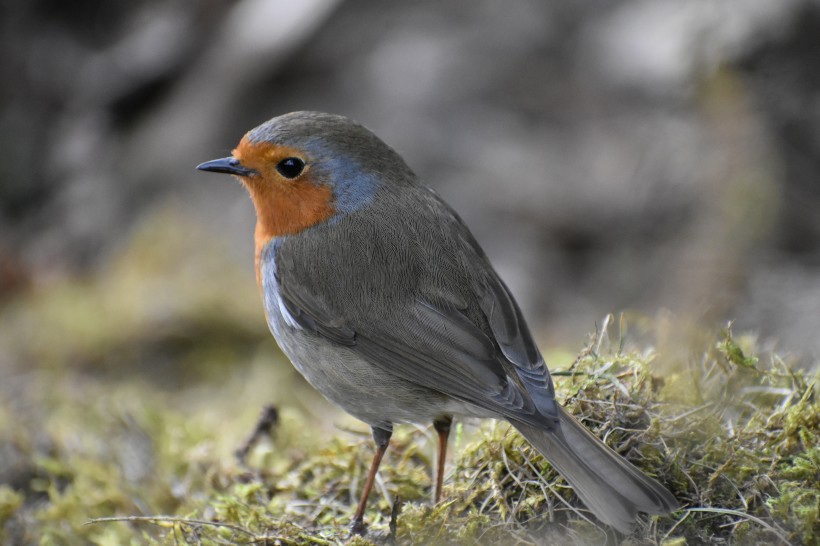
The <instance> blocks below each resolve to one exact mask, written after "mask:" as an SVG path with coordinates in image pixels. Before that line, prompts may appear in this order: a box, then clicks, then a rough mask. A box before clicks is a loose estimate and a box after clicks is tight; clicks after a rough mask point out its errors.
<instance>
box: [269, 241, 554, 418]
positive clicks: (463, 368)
mask: <svg viewBox="0 0 820 546" xmlns="http://www.w3.org/2000/svg"><path fill="white" fill-rule="evenodd" d="M482 258H483V256H482ZM485 259H486V258H485ZM490 271H491V270H490ZM280 283H281V281H280ZM481 284H482V285H483V286H475V287H473V290H472V292H471V293H472V294H475V295H476V296H478V307H479V308H480V309H481V312H482V313H483V314H484V315H485V317H486V321H487V324H488V325H489V329H490V332H485V330H483V329H482V328H481V327H479V326H478V325H476V324H475V323H474V322H473V321H471V320H470V319H469V318H468V316H467V315H466V314H465V312H464V310H463V309H460V308H459V304H458V303H455V304H453V305H450V304H448V302H446V301H444V302H442V300H441V298H431V300H432V299H437V300H438V301H439V303H438V304H434V303H431V301H429V300H426V299H421V298H416V299H414V300H413V301H412V302H410V303H409V304H406V305H403V306H401V307H400V308H397V309H395V310H394V312H393V313H391V314H390V316H389V317H384V318H383V320H382V321H379V322H378V323H371V324H369V325H367V327H366V328H361V327H357V326H358V325H356V324H352V323H351V322H350V321H349V320H344V319H341V318H340V317H341V316H342V313H341V312H334V311H333V310H331V309H328V307H327V306H326V305H325V304H324V303H323V302H320V301H319V300H318V299H317V298H315V297H314V296H313V295H312V294H311V293H310V291H309V290H307V289H306V288H305V287H304V285H303V284H302V283H299V282H295V283H288V282H284V283H281V284H280V297H281V298H282V301H283V303H284V305H285V307H286V309H287V310H288V312H289V313H290V314H291V316H292V317H293V319H294V320H295V321H296V322H297V323H298V324H299V325H300V326H301V327H302V328H305V329H307V330H310V331H312V332H315V333H316V334H318V335H320V336H322V337H324V338H326V339H328V340H330V341H332V342H334V343H338V344H341V345H345V346H347V347H349V348H351V349H352V350H354V351H356V352H358V353H359V354H360V355H361V356H362V357H363V358H365V359H366V360H367V361H369V362H371V363H372V364H373V365H374V366H378V367H380V368H382V369H383V370H384V371H386V372H388V373H391V374H394V375H396V376H398V377H401V378H402V379H405V380H407V381H411V382H413V383H416V384H418V385H422V386H425V387H427V388H430V389H433V390H436V391H439V392H442V393H444V394H447V395H449V396H451V397H454V398H457V399H460V400H463V401H466V402H469V403H472V404H475V405H477V406H480V407H484V408H486V409H489V410H491V411H494V412H497V413H499V414H501V415H503V416H505V417H507V418H514V419H517V420H519V421H523V422H526V423H531V424H537V425H539V426H541V427H543V426H544V425H545V424H546V425H547V426H549V424H551V423H553V422H555V421H556V420H557V409H556V406H555V398H554V391H553V386H552V381H551V379H550V376H549V372H548V370H547V367H546V365H545V364H544V361H543V359H542V358H541V355H540V353H539V351H538V349H537V347H536V346H535V344H534V342H533V340H532V336H531V335H530V333H529V331H528V329H527V326H526V324H525V323H524V319H523V317H522V315H521V311H520V310H519V309H518V306H517V305H516V303H515V301H514V300H513V298H512V296H511V295H510V293H509V291H508V290H507V288H506V286H504V284H503V283H502V282H501V281H500V279H498V277H497V276H496V275H495V274H494V272H492V275H491V276H488V278H487V280H486V281H485V282H483V283H481ZM545 418H546V419H545Z"/></svg>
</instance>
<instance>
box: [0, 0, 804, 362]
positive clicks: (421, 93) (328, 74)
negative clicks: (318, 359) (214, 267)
mask: <svg viewBox="0 0 820 546" xmlns="http://www.w3.org/2000/svg"><path fill="white" fill-rule="evenodd" d="M0 10H2V11H0V25H2V26H0V29H2V32H0V64H2V66H4V67H5V68H6V73H8V74H13V75H14V76H13V77H9V78H4V79H3V80H2V81H0V143H2V145H0V297H1V296H2V294H11V293H15V292H16V291H18V290H23V289H25V287H26V286H31V285H37V284H39V283H41V282H45V281H46V280H48V279H52V278H54V277H60V276H73V275H78V274H79V275H82V274H87V273H88V272H89V271H93V270H95V269H97V268H99V267H106V264H107V263H108V260H109V259H110V258H111V256H112V255H116V254H117V253H118V252H120V249H121V248H122V247H123V246H127V245H128V244H129V242H130V237H131V234H132V230H133V227H134V226H135V225H139V223H140V222H142V221H145V219H146V218H149V217H151V215H152V214H153V213H154V211H155V210H156V208H157V207H160V208H162V207H166V206H168V203H169V202H170V203H171V206H173V207H174V209H175V210H176V211H177V214H180V215H187V216H192V217H194V218H195V219H196V221H198V222H199V223H200V224H204V226H202V227H200V228H199V229H203V230H205V231H207V233H208V234H209V235H210V236H211V237H214V238H218V239H223V240H224V241H226V244H227V245H228V246H229V248H230V250H229V252H231V253H232V254H233V255H234V257H235V259H237V260H240V261H241V260H246V262H249V261H250V260H251V258H252V256H251V252H252V245H251V244H250V242H249V241H248V238H249V233H250V232H251V230H252V222H253V219H252V216H253V213H252V211H251V209H250V205H249V203H248V200H247V197H246V196H245V195H244V194H243V193H242V191H241V190H239V189H238V188H236V187H234V186H232V185H231V184H229V183H227V181H226V180H225V179H224V178H220V177H213V176H208V175H207V174H205V173H201V172H198V171H195V170H194V168H193V167H194V166H195V165H197V164H198V163H200V162H202V161H204V160H208V159H212V158H215V157H222V156H224V155H226V154H227V153H228V152H229V151H230V150H231V148H232V147H233V146H234V145H235V144H236V143H237V142H238V140H239V138H240V137H241V135H242V134H243V133H244V132H245V131H247V130H249V129H250V128H252V127H253V126H255V125H257V124H259V123H261V122H263V121H265V120H266V119H268V118H270V117H273V116H274V115H277V114H281V113H284V112H287V111H291V110H300V109H315V110H325V111H331V112H335V113H340V114H345V115H348V116H351V117H354V118H356V119H358V120H359V121H361V122H362V123H364V124H365V125H367V126H368V127H370V128H372V129H373V130H374V131H375V132H376V133H377V134H379V135H380V136H382V138H384V139H385V140H386V141H387V142H388V143H389V144H391V145H392V146H394V147H395V148H396V149H397V150H399V151H400V152H401V153H402V155H403V156H404V157H405V158H406V159H407V160H408V162H409V164H410V166H411V167H412V168H413V169H414V170H415V171H416V172H417V173H418V174H419V175H420V176H421V177H422V178H423V179H424V181H425V182H426V183H428V184H430V185H431V186H433V187H435V188H436V189H437V190H438V191H439V192H440V193H441V194H442V195H443V196H444V197H445V198H446V199H447V200H448V201H449V202H450V203H451V204H452V205H453V206H454V207H455V209H456V210H457V211H458V212H459V213H460V214H461V215H462V217H463V218H464V219H465V220H466V221H467V223H468V224H469V225H470V226H471V228H472V229H473V230H474V231H475V232H476V235H477V237H478V239H479V241H480V242H481V243H482V245H483V246H484V247H485V249H486V250H487V251H488V253H489V255H490V256H491V258H492V259H493V262H494V263H495V264H496V266H497V267H498V268H499V270H500V273H501V275H502V277H503V278H504V279H505V280H506V282H507V283H508V285H510V286H511V288H512V290H513V292H514V293H515V294H516V295H517V296H518V298H519V300H520V303H521V305H522V306H523V308H524V312H525V314H526V315H527V316H528V317H532V321H533V322H539V323H540V322H545V323H548V324H549V325H550V328H549V330H548V332H546V333H545V335H548V336H549V337H546V338H545V339H547V340H548V341H550V342H552V344H560V342H561V340H564V339H567V338H569V339H578V338H580V337H582V336H583V334H584V333H585V332H586V331H587V329H588V325H589V324H590V322H591V321H592V320H594V317H600V316H603V315H604V314H606V313H608V312H611V311H612V310H613V309H615V310H617V309H624V308H629V309H635V308H637V309H640V310H642V311H644V312H648V313H650V314H651V313H654V312H655V310H656V309H658V308H660V307H666V308H671V309H673V310H674V311H675V312H676V313H677V314H679V315H683V316H690V317H692V318H693V320H699V319H706V320H712V321H715V323H716V324H720V323H721V322H723V321H724V320H727V319H731V318H733V317H740V320H741V322H740V323H739V326H740V327H742V328H745V329H752V330H758V331H761V332H762V333H763V334H764V335H766V337H773V338H776V339H778V340H780V341H781V342H782V343H783V344H785V345H786V347H788V350H790V351H796V352H800V353H808V354H811V352H812V351H813V352H815V353H820V344H819V343H820V341H818V338H817V336H816V335H815V332H816V331H817V330H818V329H820V322H818V320H820V319H818V318H816V317H818V316H820V315H818V314H817V313H816V312H815V311H816V309H818V308H819V307H820V281H818V279H820V273H819V272H818V265H817V260H816V256H817V255H818V252H820V221H818V215H817V214H816V211H817V209H818V208H820V185H818V184H817V179H818V172H820V159H818V158H820V144H818V139H817V138H815V135H817V133H818V130H820V129H819V128H820V113H818V112H819V111H820V110H818V108H817V107H816V97H817V96H818V93H820V81H819V80H818V78H817V77H816V76H815V74H816V73H817V71H816V70H815V68H816V66H817V55H816V52H817V51H818V49H820V42H818V38H817V37H818V36H820V8H818V5H817V3H816V2H814V1H812V0H779V1H775V2H772V1H770V0H744V1H740V2H718V3H716V2H714V0H690V1H687V2H686V3H685V4H682V3H681V2H680V1H679V0H616V1H613V2H609V3H607V6H606V8H605V9H602V6H601V4H600V2H594V1H590V0H582V1H577V2H544V1H542V0H520V1H517V2H515V3H513V4H512V5H508V4H506V3H503V4H502V3H498V2H496V1H493V0H454V1H450V2H447V3H446V4H442V3H441V2H437V1H435V0H422V1H418V2H394V3H384V2H378V1H376V0H364V1H356V2H340V1H339V0H242V1H227V0H208V1H204V2H203V1H194V0H172V1H169V2H165V1H163V2H158V1H157V0H134V1H132V2H107V1H104V0H82V1H80V2H74V3H72V4H71V5H70V6H68V5H63V4H60V3H55V2H49V1H47V0H38V1H34V2H20V1H17V2H13V1H12V2H5V3H4V4H3V6H2V7H0ZM191 259H192V260H193V259H195V258H193V257H192V258H191ZM169 297H176V296H175V295H174V294H173V293H172V294H170V295H169Z"/></svg>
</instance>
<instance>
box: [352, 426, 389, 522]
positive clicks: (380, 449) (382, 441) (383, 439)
mask: <svg viewBox="0 0 820 546" xmlns="http://www.w3.org/2000/svg"><path fill="white" fill-rule="evenodd" d="M372 428H373V440H374V441H375V442H376V454H375V455H373V462H372V463H370V472H369V473H368V474H367V481H366V482H365V483H364V491H362V496H361V498H360V499H359V507H358V508H356V513H355V514H354V515H353V522H352V523H351V524H350V532H351V533H352V534H354V535H364V533H365V527H364V509H365V507H366V506H367V497H368V496H369V495H370V490H371V489H373V482H374V481H376V472H378V471H379V465H380V464H381V463H382V457H384V452H385V451H387V445H388V444H389V443H390V437H391V436H392V435H393V430H392V428H391V429H390V430H388V429H384V428H379V427H372Z"/></svg>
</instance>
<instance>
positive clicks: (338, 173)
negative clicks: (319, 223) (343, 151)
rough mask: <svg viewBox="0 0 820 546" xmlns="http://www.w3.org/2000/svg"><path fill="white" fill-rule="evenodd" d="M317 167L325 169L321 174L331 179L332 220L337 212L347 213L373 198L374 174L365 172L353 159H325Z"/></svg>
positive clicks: (336, 216)
mask: <svg viewBox="0 0 820 546" xmlns="http://www.w3.org/2000/svg"><path fill="white" fill-rule="evenodd" d="M317 167H319V168H321V169H322V170H323V171H324V170H326V173H323V174H325V176H327V177H328V178H329V179H330V180H332V185H333V197H334V207H335V208H336V215H335V216H334V217H333V220H331V221H332V222H333V221H336V220H337V219H338V215H339V214H349V213H351V212H353V211H356V210H358V209H360V208H362V207H364V206H366V205H368V204H370V202H371V201H372V200H373V196H374V195H375V194H376V190H377V189H378V184H379V181H378V179H377V178H376V175H375V174H372V173H367V172H365V171H364V170H362V168H361V167H360V166H359V165H357V164H356V163H355V162H354V161H351V160H349V159H346V158H338V159H337V158H334V159H329V160H328V159H326V160H324V161H322V163H321V166H317Z"/></svg>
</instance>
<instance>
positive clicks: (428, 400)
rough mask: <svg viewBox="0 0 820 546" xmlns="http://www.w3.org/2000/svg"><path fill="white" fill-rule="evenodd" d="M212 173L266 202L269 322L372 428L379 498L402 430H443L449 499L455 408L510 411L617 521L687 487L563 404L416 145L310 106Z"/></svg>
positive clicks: (264, 286)
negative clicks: (427, 176) (383, 471)
mask: <svg viewBox="0 0 820 546" xmlns="http://www.w3.org/2000/svg"><path fill="white" fill-rule="evenodd" d="M197 168H198V169H199V170H202V171H209V172H215V173H224V174H230V175H233V176H234V177H235V178H237V179H238V180H239V181H240V182H241V183H242V185H243V186H244V187H245V188H246V189H247V190H248V192H249V193H250V197H251V200H252V202H253V205H254V208H255V212H256V228H255V230H254V241H255V270H256V281H257V284H258V288H259V292H260V294H261V298H262V303H263V308H264V312H265V317H266V319H267V323H268V326H269V329H270V330H271V332H272V334H273V336H274V337H275V339H276V341H277V343H278V345H279V346H280V348H281V350H282V351H283V353H284V354H285V355H286V356H287V357H288V358H289V359H290V361H291V362H292V363H293V365H294V366H295V368H296V369H297V370H298V371H299V372H300V373H301V374H302V375H303V376H304V378H305V379H306V380H307V381H308V383H310V384H311V385H312V386H313V387H314V388H315V389H316V390H318V391H319V392H320V393H321V394H322V395H323V396H324V397H325V398H327V399H328V400H330V401H331V402H332V403H334V404H335V405H337V406H339V407H340V408H342V409H343V410H345V411H346V412H347V413H349V414H351V415H352V416H354V417H356V418H358V419H359V420H361V421H363V422H364V423H366V424H367V425H369V426H370V428H371V431H372V435H373V440H374V442H375V445H376V450H375V453H374V456H373V460H372V463H371V465H370V470H369V472H368V476H367V479H366V481H365V484H364V488H363V491H362V494H361V497H360V500H359V503H358V505H357V508H356V511H355V513H354V515H353V518H352V523H351V532H352V533H354V534H364V533H365V532H366V526H365V523H364V514H365V509H366V505H367V498H368V495H369V493H370V490H371V489H372V487H373V483H374V480H375V477H376V473H377V472H378V468H379V465H380V463H381V460H382V458H383V456H384V454H385V452H386V450H387V449H388V445H389V441H390V437H391V435H392V432H393V426H394V424H401V423H417V424H429V423H432V425H433V427H434V428H435V430H436V432H437V434H438V459H437V471H436V481H435V495H434V498H435V501H436V502H439V501H440V500H441V495H442V482H443V468H444V462H445V458H446V450H447V440H448V436H449V434H450V429H451V425H452V422H453V418H454V417H459V418H463V417H467V418H469V417H477V418H496V419H502V420H506V421H508V422H509V423H510V424H511V425H512V426H513V427H515V428H516V429H517V430H518V431H519V432H520V433H521V434H522V435H523V436H524V437H525V438H526V439H527V440H528V441H529V442H530V443H531V444H532V445H533V446H534V447H535V449H536V450H538V451H539V452H540V453H541V454H542V455H543V456H544V457H545V458H546V459H547V460H548V461H549V462H550V463H551V464H552V466H553V467H554V468H555V469H556V470H557V471H558V473H560V474H561V475H562V476H563V477H564V478H565V479H566V481H567V482H568V483H569V484H570V485H571V486H572V487H573V488H574V491H575V493H576V494H577V496H578V497H579V498H580V500H581V501H582V502H583V503H584V504H585V505H586V506H587V508H589V510H590V511H591V512H592V513H593V514H594V515H595V516H596V517H597V518H598V519H599V520H600V521H602V522H603V523H605V524H608V525H610V526H612V527H614V528H615V529H617V530H618V531H620V532H623V533H629V532H631V530H632V529H633V528H634V524H635V522H636V520H637V518H638V513H639V512H645V513H649V514H666V513H670V512H673V511H674V510H676V509H677V508H678V502H677V500H676V499H675V497H674V496H673V495H672V494H671V493H670V492H669V491H668V490H667V489H666V488H665V487H664V486H662V485H661V484H660V483H658V482H657V481H656V480H654V479H652V478H650V477H648V476H647V475H645V474H644V473H643V472H641V471H640V470H639V469H638V468H636V467H635V466H633V465H632V464H631V463H629V462H628V461H626V460H625V459H624V458H623V457H621V456H620V455H618V454H617V453H616V452H615V451H613V450H612V449H611V448H609V447H608V446H607V445H606V444H604V443H603V442H602V441H601V440H599V439H598V438H597V437H596V436H595V435H593V434H592V433H591V432H589V431H588V430H587V429H586V428H585V427H584V426H583V425H582V424H580V423H579V422H578V421H577V420H576V419H575V418H574V417H573V416H572V415H570V414H569V413H568V412H567V411H566V410H565V409H563V407H562V406H561V405H560V404H559V403H558V402H557V401H556V397H555V389H554V385H553V381H552V378H551V376H550V372H549V370H548V368H547V365H546V363H545V361H544V358H543V357H542V355H541V352H540V350H539V348H538V346H537V345H536V343H535V340H534V339H533V335H532V333H531V331H530V329H529V327H528V326H527V323H526V321H525V319H524V315H523V314H522V312H521V308H520V307H519V305H518V303H517V302H516V300H515V298H514V297H513V295H512V293H511V292H510V290H509V288H508V287H507V285H506V284H505V283H504V281H503V280H502V279H501V277H499V275H498V273H497V272H496V271H495V269H494V268H493V266H492V265H491V263H490V261H489V259H488V258H487V255H486V254H485V253H484V251H483V250H482V248H481V247H480V246H479V244H478V242H477V241H476V239H475V237H474V236H473V235H472V233H471V232H470V230H469V229H468V227H467V226H466V224H465V223H464V222H463V221H462V220H461V218H460V217H459V216H458V214H457V213H456V212H455V211H454V210H453V209H452V208H451V207H450V206H449V205H448V204H446V203H445V202H444V201H443V200H442V199H441V197H439V195H438V194H437V193H436V192H435V191H434V190H432V189H431V188H429V187H428V186H427V185H425V184H424V183H423V182H422V181H421V180H420V179H419V178H418V177H417V176H416V175H415V174H414V172H413V171H412V170H411V168H410V167H409V166H408V165H407V163H406V162H405V161H404V159H403V158H402V157H401V155H400V154H399V153H398V152H396V151H395V150H394V149H393V148H391V147H390V146H389V145H387V144H386V143H385V142H383V141H382V140H381V139H380V138H379V137H378V136H376V135H375V134H374V133H373V132H371V131H370V130H368V129H367V128H365V127H364V126H363V125H361V124H359V123H357V122H355V121H353V120H351V119H349V118H347V117H344V116H341V115H335V114H328V113H323V112H312V111H299V112H291V113H287V114H283V115H280V116H278V117H274V118H273V119H271V120H269V121H267V122H265V123H263V124H261V125H259V126H258V127H256V128H254V129H252V130H250V131H249V132H247V133H246V134H245V135H244V136H243V137H242V139H241V140H240V142H239V144H238V145H237V146H236V148H235V149H234V150H233V151H232V153H231V156H229V157H224V158H220V159H215V160H212V161H207V162H205V163H202V164H200V165H198V166H197Z"/></svg>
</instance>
